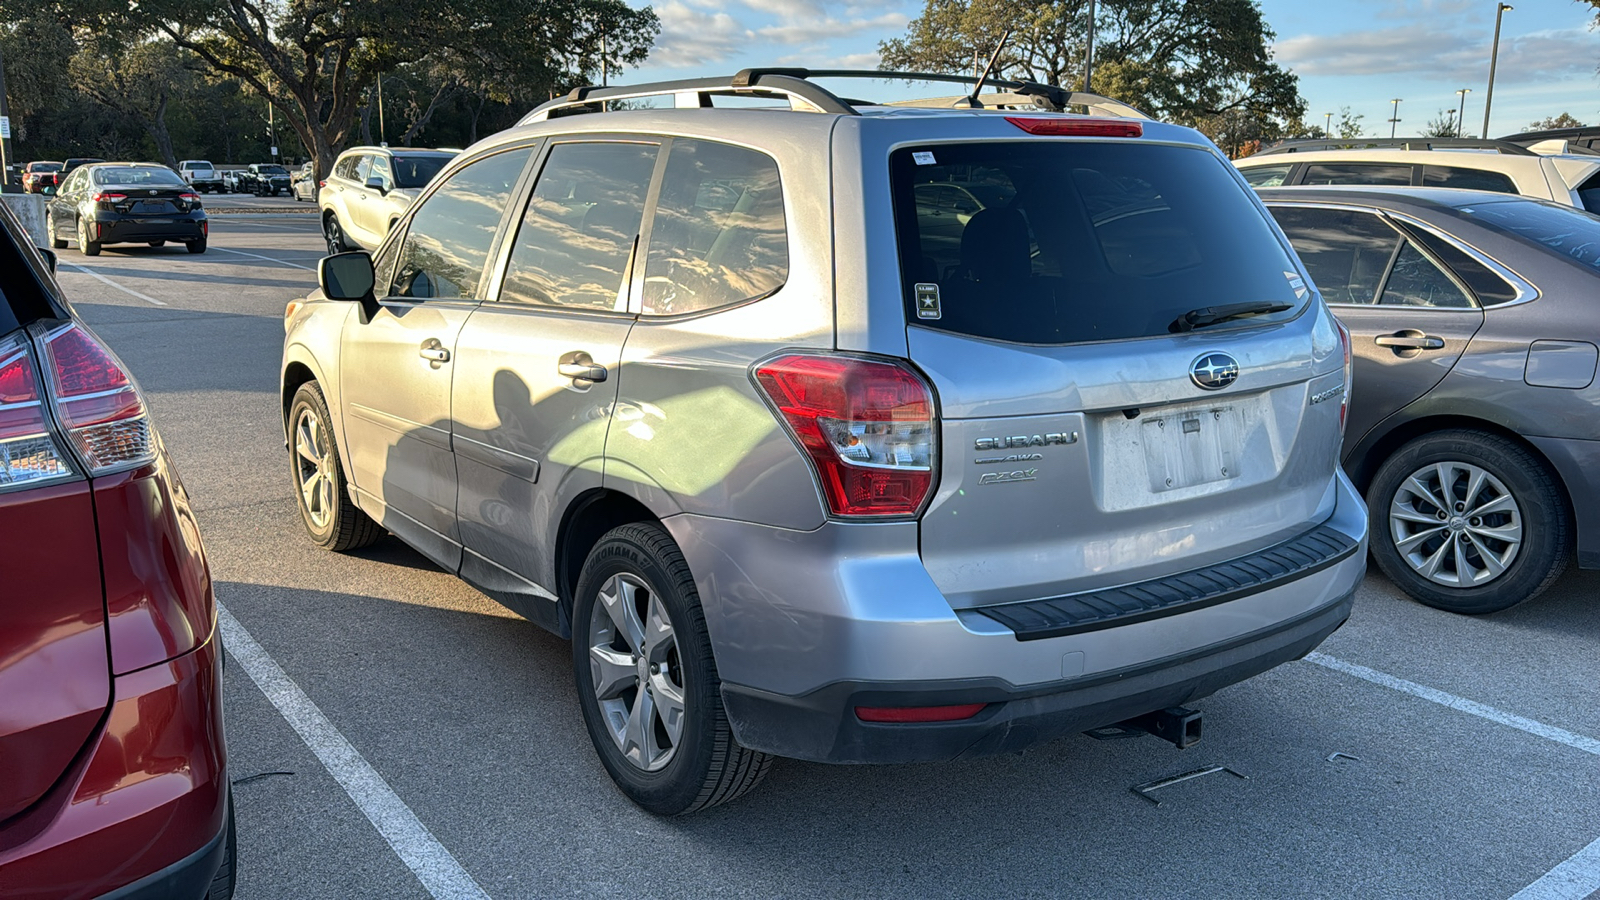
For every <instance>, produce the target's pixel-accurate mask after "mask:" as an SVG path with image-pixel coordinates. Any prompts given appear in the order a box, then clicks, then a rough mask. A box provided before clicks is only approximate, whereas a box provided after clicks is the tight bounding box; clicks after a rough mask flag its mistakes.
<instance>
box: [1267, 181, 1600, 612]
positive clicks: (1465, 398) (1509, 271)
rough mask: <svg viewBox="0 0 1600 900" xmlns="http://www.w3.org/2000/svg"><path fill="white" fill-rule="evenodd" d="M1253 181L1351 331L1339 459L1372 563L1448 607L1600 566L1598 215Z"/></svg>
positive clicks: (1469, 196) (1474, 605) (1507, 201)
mask: <svg viewBox="0 0 1600 900" xmlns="http://www.w3.org/2000/svg"><path fill="white" fill-rule="evenodd" d="M1261 197H1262V199H1263V200H1264V201H1266V203H1267V207H1268V209H1270V210H1271V211H1272V214H1273V216H1275V217H1276V218H1277V220H1278V223H1279V225H1281V226H1282V227H1283V230H1284V232H1285V233H1286V234H1287V235H1288V236H1289V239H1290V241H1292V242H1293V243H1294V246H1295V249H1296V250H1297V251H1298V252H1299V254H1300V258H1301V260H1303V261H1304V262H1305V265H1306V268H1307V269H1308V270H1310V272H1311V277H1312V280H1313V281H1315V282H1316V284H1317V287H1318V288H1319V289H1321V291H1322V295H1323V297H1324V298H1325V299H1326V300H1327V301H1328V302H1329V303H1330V304H1331V305H1332V307H1333V309H1334V311H1335V312H1336V313H1337V315H1338V316H1339V319H1340V321H1342V322H1343V323H1344V324H1345V326H1346V327H1347V328H1349V329H1350V332H1351V334H1352V336H1353V337H1354V346H1355V380H1354V389H1353V394H1352V395H1351V399H1350V422H1349V425H1348V427H1347V428H1346V430H1345V441H1344V453H1343V459H1344V465H1345V468H1346V469H1347V470H1348V471H1349V473H1350V475H1351V477H1352V478H1353V479H1354V480H1355V483H1356V485H1357V486H1358V487H1360V488H1361V489H1362V490H1364V491H1365V492H1366V497H1367V505H1368V508H1369V509H1370V510H1371V511H1372V528H1371V531H1372V552H1373V557H1374V558H1375V559H1376V560H1377V562H1378V565H1379V566H1380V567H1381V568H1382V569H1383V571H1384V573H1385V574H1387V575H1388V576H1389V577H1390V579H1391V580H1393V581H1394V582H1395V584H1396V585H1398V586H1399V587H1400V588H1401V589H1403V590H1405V591H1406V592H1407V593H1409V594H1410V595H1411V596H1413V597H1415V598H1416V599H1418V600H1420V601H1422V602H1423V603H1426V604H1428V605H1430V606H1436V607H1439V608H1441V609H1447V610H1452V611H1455V612H1463V613H1486V612H1495V611H1497V610H1501V609H1505V608H1507V607H1509V606H1512V605H1514V604H1516V603H1520V602H1522V601H1524V600H1527V599H1530V598H1533V597H1536V596H1538V595H1539V594H1540V593H1541V592H1542V591H1544V590H1545V589H1546V588H1547V587H1549V586H1550V585H1551V584H1552V583H1553V582H1554V581H1555V580H1556V578H1557V577H1558V576H1559V575H1560V574H1561V573H1562V571H1564V570H1565V569H1566V567H1567V564H1568V561H1569V560H1570V559H1571V558H1572V556H1573V553H1574V550H1576V555H1577V561H1578V564H1579V565H1580V566H1582V567H1583V568H1600V385H1597V384H1596V383H1595V370H1596V365H1597V362H1600V358H1597V356H1600V351H1597V349H1596V346H1597V345H1600V309H1597V308H1596V307H1595V304H1594V298H1595V296H1596V294H1597V293H1600V219H1597V218H1595V217H1593V216H1590V215H1588V214H1586V213H1583V212H1581V211H1578V210H1575V209H1573V208H1572V207H1570V206H1563V205H1560V204H1555V203H1550V202H1547V201H1541V200H1530V199H1523V198H1518V197H1512V196H1507V195H1504V194H1489V193H1480V192H1475V191H1448V190H1429V189H1425V188H1278V189H1271V190H1264V191H1262V192H1261Z"/></svg>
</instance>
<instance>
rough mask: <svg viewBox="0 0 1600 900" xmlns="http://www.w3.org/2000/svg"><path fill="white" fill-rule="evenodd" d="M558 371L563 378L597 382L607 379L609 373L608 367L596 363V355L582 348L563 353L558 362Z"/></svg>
mask: <svg viewBox="0 0 1600 900" xmlns="http://www.w3.org/2000/svg"><path fill="white" fill-rule="evenodd" d="M556 371H557V372H560V373H561V377H563V378H571V379H574V380H578V379H581V380H583V381H595V382H599V381H605V380H606V375H607V372H606V367H605V366H600V365H595V361H594V357H592V356H590V355H589V354H587V353H585V352H583V351H582V350H575V351H573V352H571V353H567V354H565V355H563V356H562V357H561V359H560V360H559V361H557V363H556Z"/></svg>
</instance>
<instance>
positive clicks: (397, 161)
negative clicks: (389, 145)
mask: <svg viewBox="0 0 1600 900" xmlns="http://www.w3.org/2000/svg"><path fill="white" fill-rule="evenodd" d="M449 161H450V159H449V157H445V156H396V157H395V158H394V185H395V187H403V188H419V187H426V186H427V184H428V182H430V181H432V180H433V176H435V175H437V174H439V170H440V169H442V168H444V164H445V163H447V162H449Z"/></svg>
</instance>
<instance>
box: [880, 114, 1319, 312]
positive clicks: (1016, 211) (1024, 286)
mask: <svg viewBox="0 0 1600 900" xmlns="http://www.w3.org/2000/svg"><path fill="white" fill-rule="evenodd" d="M891 165H892V167H893V186H894V196H895V217H896V224H897V228H898V234H899V245H900V254H901V255H900V269H901V273H902V276H903V278H904V291H905V296H904V300H905V304H906V316H907V321H910V322H913V323H916V324H918V325H923V326H927V327H931V328H940V329H944V330H947V331H959V332H961V333H964V334H970V335H974V336H979V337H988V338H995V339H999V340H1005V341H1017V342H1024V343H1039V344H1060V343H1076V342H1080V341H1099V340H1116V339H1122V338H1133V337H1145V336H1150V335H1158V334H1167V333H1169V330H1170V327H1171V325H1172V323H1173V322H1174V321H1175V320H1176V319H1177V318H1178V317H1179V316H1182V315H1183V314H1184V313H1187V312H1189V311H1191V310H1195V309H1198V308H1201V307H1205V306H1220V305H1224V304H1229V303H1239V302H1242V301H1246V300H1261V301H1268V302H1282V303H1286V304H1288V305H1289V309H1288V310H1287V311H1285V312H1281V313H1276V314H1273V315H1270V316H1264V317H1259V318H1254V319H1241V320H1239V321H1238V322H1237V323H1229V324H1228V325H1219V326H1216V328H1218V329H1220V330H1227V329H1228V328H1229V327H1245V326H1247V325H1250V324H1256V323H1260V322H1262V321H1273V320H1281V319H1283V318H1287V317H1289V316H1293V315H1295V314H1296V312H1297V311H1298V310H1299V308H1300V307H1301V306H1303V305H1304V302H1305V297H1306V296H1308V295H1307V294H1305V292H1303V291H1302V292H1301V293H1299V294H1297V293H1296V291H1295V285H1296V284H1298V283H1299V276H1298V275H1296V274H1295V266H1294V263H1293V262H1292V260H1291V259H1290V257H1289V255H1288V252H1287V251H1286V249H1285V248H1284V246H1283V244H1282V243H1281V242H1280V241H1279V240H1278V237H1277V235H1276V234H1275V233H1274V232H1273V230H1272V228H1271V227H1270V225H1269V223H1268V222H1267V221H1266V220H1265V219H1264V218H1263V217H1262V215H1261V213H1260V211H1259V209H1258V208H1257V207H1256V206H1255V204H1254V203H1253V200H1252V198H1251V196H1250V195H1249V194H1248V193H1247V192H1246V191H1245V190H1243V189H1242V188H1241V187H1240V186H1239V183H1238V181H1237V180H1236V179H1235V178H1234V176H1233V174H1232V172H1231V171H1230V170H1229V169H1227V168H1225V167H1226V166H1228V165H1229V164H1228V163H1225V162H1223V161H1222V160H1220V159H1218V158H1216V157H1215V156H1213V155H1212V154H1210V153H1206V152H1204V151H1200V150H1194V149H1188V148H1182V147H1175V146H1168V145H1160V144H1144V145H1138V144H1132V143H1115V144H1112V143H1089V142H1083V143H1079V142H1065V141H1060V142H1058V141H1037V142H1035V141H1028V142H1021V141H1016V142H1003V143H981V144H944V145H935V146H924V147H917V148H914V149H913V148H906V149H903V150H897V151H895V153H894V155H893V156H892V157H891ZM921 185H940V186H948V187H955V188H959V189H961V190H962V191H964V192H965V193H966V194H967V195H969V196H971V197H973V198H976V199H977V200H978V202H979V203H981V204H982V207H983V208H981V209H979V210H977V211H976V212H974V213H972V214H970V215H967V214H964V213H963V214H942V215H937V216H936V215H934V214H933V213H934V212H935V210H933V209H932V208H930V207H929V206H928V205H926V204H919V203H917V200H916V195H917V190H918V187H919V186H921ZM922 190H923V192H924V194H925V195H926V194H927V192H928V191H929V188H926V187H924V188H922Z"/></svg>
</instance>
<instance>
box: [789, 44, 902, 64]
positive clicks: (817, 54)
mask: <svg viewBox="0 0 1600 900" xmlns="http://www.w3.org/2000/svg"><path fill="white" fill-rule="evenodd" d="M827 53H828V51H827V48H826V47H806V48H803V49H802V50H801V51H800V52H799V53H793V54H790V55H788V56H780V57H778V65H780V66H804V67H806V68H809V69H876V68H877V67H878V54H876V53H847V54H845V55H844V56H828V55H827Z"/></svg>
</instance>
